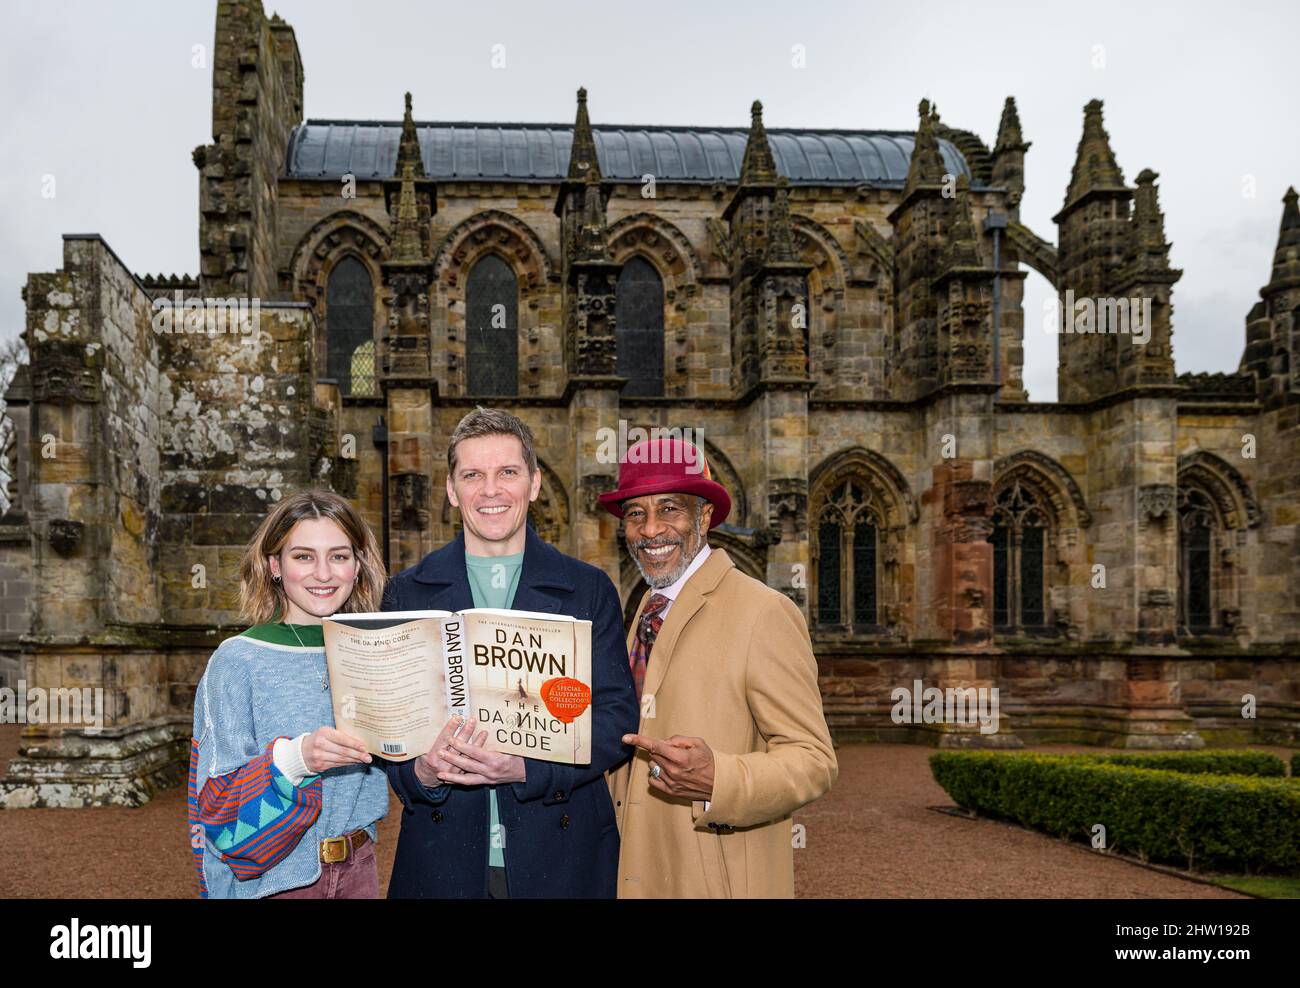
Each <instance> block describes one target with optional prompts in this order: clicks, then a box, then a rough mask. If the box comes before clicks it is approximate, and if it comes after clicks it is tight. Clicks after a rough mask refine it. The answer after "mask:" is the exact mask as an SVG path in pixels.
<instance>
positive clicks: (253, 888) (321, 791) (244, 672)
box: [189, 624, 388, 899]
mask: <svg viewBox="0 0 1300 988" xmlns="http://www.w3.org/2000/svg"><path fill="white" fill-rule="evenodd" d="M295 631H296V632H297V635H296V636H295V634H294V632H295ZM299 638H301V639H302V643H301V644H300V643H299ZM326 682H327V679H326V669H325V647H324V642H323V639H322V635H321V628H320V625H294V626H293V627H292V628H290V627H289V626H288V625H284V624H263V625H257V626H255V627H253V628H249V629H248V630H247V631H245V632H244V633H243V634H240V635H236V636H235V637H233V638H228V639H226V640H225V641H224V642H222V643H221V645H220V646H218V648H217V650H216V651H215V652H213V654H212V658H211V659H210V660H209V661H208V667H207V670H206V671H205V672H204V674H203V678H202V679H201V680H200V681H199V686H198V690H197V692H196V693H195V698H194V734H193V737H192V738H191V741H190V783H189V823H190V846H191V849H192V850H193V853H194V861H195V866H196V869H197V872H198V880H199V894H200V895H201V896H203V897H204V898H208V897H211V898H231V899H255V898H262V897H264V896H268V895H273V894H275V893H276V892H284V891H287V890H289V889H294V888H300V887H302V886H305V885H310V884H312V883H313V882H315V881H316V879H318V878H319V877H320V874H321V862H320V841H321V840H323V839H325V838H326V837H338V836H342V835H343V834H347V833H350V832H351V831H353V830H356V829H358V828H363V827H364V828H365V830H366V832H367V833H369V834H370V838H371V839H372V840H377V835H376V830H375V823H376V821H378V820H380V819H382V818H383V816H384V814H385V813H387V812H388V778H387V776H386V775H385V774H384V771H383V769H381V768H377V767H376V766H375V765H374V764H369V765H367V764H357V765H349V766H345V767H342V768H334V769H330V770H328V771H326V772H324V773H323V774H321V775H309V776H307V778H305V779H303V780H302V781H301V782H300V783H299V784H298V785H297V786H295V785H293V784H292V783H291V782H290V781H289V779H288V778H286V777H285V776H284V774H283V773H281V772H280V770H279V769H278V768H277V767H276V766H275V762H274V760H273V759H272V757H271V754H272V750H273V748H274V746H275V741H276V739H277V738H295V737H297V736H298V735H299V734H302V733H303V732H310V731H314V730H316V728H318V727H320V726H321V725H322V724H324V725H327V726H330V727H333V726H335V725H334V710H333V706H332V704H331V700H330V692H329V689H328V687H327V686H326V685H324V684H325V683H326Z"/></svg>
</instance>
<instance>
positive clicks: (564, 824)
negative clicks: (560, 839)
mask: <svg viewBox="0 0 1300 988" xmlns="http://www.w3.org/2000/svg"><path fill="white" fill-rule="evenodd" d="M560 829H561V830H568V829H569V815H568V814H567V813H566V814H565V815H564V816H562V817H560Z"/></svg>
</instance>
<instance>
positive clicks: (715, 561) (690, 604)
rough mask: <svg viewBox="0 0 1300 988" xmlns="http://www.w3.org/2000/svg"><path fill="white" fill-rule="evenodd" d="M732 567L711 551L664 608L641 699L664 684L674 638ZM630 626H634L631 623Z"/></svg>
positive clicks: (720, 554) (723, 554) (723, 553)
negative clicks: (668, 606)
mask: <svg viewBox="0 0 1300 988" xmlns="http://www.w3.org/2000/svg"><path fill="white" fill-rule="evenodd" d="M734 565H735V563H733V562H732V561H731V557H730V556H728V555H727V553H726V550H725V549H712V548H711V549H710V552H709V558H708V559H706V560H705V561H704V565H703V566H701V567H700V568H699V569H698V570H696V571H695V572H694V573H693V574H691V578H690V579H689V580H687V581H686V585H685V586H684V587H682V592H681V593H679V594H678V595H677V599H676V600H675V601H673V606H672V607H670V608H669V609H668V616H667V617H666V618H664V623H663V626H662V627H661V628H660V629H659V637H658V638H656V639H655V644H654V648H653V649H651V650H650V661H649V662H648V663H647V664H646V670H645V686H644V688H643V689H642V691H641V695H642V696H653V695H654V694H655V692H656V691H657V690H658V689H659V684H660V683H662V682H663V681H664V676H665V675H666V674H667V672H668V665H669V663H670V662H671V661H672V657H673V651H674V648H675V646H676V645H677V639H678V638H679V637H680V636H681V633H682V631H683V629H685V627H686V625H687V624H689V623H690V621H691V619H692V618H694V617H695V615H696V614H698V613H699V612H700V611H701V610H702V609H703V608H704V605H705V604H707V603H708V598H709V594H711V593H712V592H713V591H714V590H715V589H716V588H717V586H718V584H719V583H721V582H722V578H723V577H724V576H726V574H727V570H729V569H731V568H732V567H733V566H734ZM649 599H650V595H649V594H647V595H646V598H645V600H643V601H642V602H641V607H640V608H638V609H637V620H640V616H641V611H642V610H644V609H645V602H646V600H649ZM632 627H633V628H635V627H636V623H635V621H634V622H633V624H632Z"/></svg>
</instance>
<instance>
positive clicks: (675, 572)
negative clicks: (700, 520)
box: [631, 524, 705, 590]
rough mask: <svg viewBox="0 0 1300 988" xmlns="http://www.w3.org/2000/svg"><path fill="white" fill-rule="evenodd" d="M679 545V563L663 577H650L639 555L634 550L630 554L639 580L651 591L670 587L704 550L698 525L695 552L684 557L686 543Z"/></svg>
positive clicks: (702, 536) (702, 538)
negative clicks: (638, 574)
mask: <svg viewBox="0 0 1300 988" xmlns="http://www.w3.org/2000/svg"><path fill="white" fill-rule="evenodd" d="M681 545H682V558H681V561H680V562H678V564H677V565H676V566H674V567H673V568H672V569H671V570H669V571H668V572H667V573H665V574H664V575H663V576H655V577H652V576H650V574H649V573H647V572H646V571H645V568H644V567H643V566H642V565H641V553H640V552H639V551H635V550H634V551H633V552H632V553H631V555H632V562H634V563H636V568H637V569H638V570H640V572H641V579H643V580H645V582H646V583H647V584H649V586H650V588H651V589H652V590H662V589H663V588H664V587H671V586H672V585H673V584H674V583H676V582H677V581H678V580H680V579H681V578H682V574H683V573H685V572H686V567H688V566H690V565H691V561H692V560H693V559H694V558H695V557H696V556H698V555H699V554H700V550H701V549H703V548H704V545H705V541H704V532H703V531H701V530H700V527H699V525H698V524H697V525H696V529H695V551H694V552H692V553H691V554H690V555H689V556H688V555H686V543H685V542H683V543H682V544H681Z"/></svg>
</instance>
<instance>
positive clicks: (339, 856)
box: [320, 837, 350, 864]
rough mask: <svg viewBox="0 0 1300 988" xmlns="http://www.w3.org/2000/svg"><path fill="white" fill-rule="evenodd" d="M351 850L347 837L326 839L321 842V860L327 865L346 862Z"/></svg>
mask: <svg viewBox="0 0 1300 988" xmlns="http://www.w3.org/2000/svg"><path fill="white" fill-rule="evenodd" d="M349 850H350V847H349V845H348V839H347V838H346V837H326V838H325V839H324V840H323V841H321V842H320V859H321V860H322V861H324V862H325V863H326V864H335V863H337V862H340V861H346V860H347V859H348V851H349Z"/></svg>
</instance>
